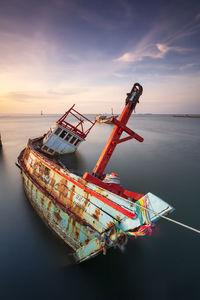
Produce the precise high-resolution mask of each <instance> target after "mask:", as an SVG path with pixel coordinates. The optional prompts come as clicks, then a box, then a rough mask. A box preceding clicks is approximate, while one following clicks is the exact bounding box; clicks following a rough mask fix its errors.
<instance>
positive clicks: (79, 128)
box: [57, 104, 95, 139]
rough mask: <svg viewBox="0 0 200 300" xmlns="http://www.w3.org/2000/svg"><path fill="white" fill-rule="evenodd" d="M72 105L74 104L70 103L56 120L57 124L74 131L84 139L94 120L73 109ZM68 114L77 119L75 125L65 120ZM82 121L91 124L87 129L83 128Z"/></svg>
mask: <svg viewBox="0 0 200 300" xmlns="http://www.w3.org/2000/svg"><path fill="white" fill-rule="evenodd" d="M74 106H75V104H74V105H72V107H71V108H70V109H69V110H68V111H66V112H65V113H64V115H63V116H62V117H61V118H60V119H59V120H58V121H57V124H60V125H62V126H63V127H64V128H66V129H68V130H70V131H72V132H74V133H75V134H77V135H78V136H80V137H81V138H82V139H85V138H86V136H87V135H88V133H89V132H90V130H91V129H92V127H93V126H94V125H95V122H92V121H90V120H89V119H88V118H86V117H85V116H83V115H82V114H80V113H79V112H78V111H77V110H75V109H74ZM68 115H72V116H73V117H75V119H77V121H78V123H77V125H76V126H74V125H72V124H70V123H69V122H67V121H66V118H67V116H68ZM84 121H87V122H89V123H90V124H92V125H91V126H90V127H89V128H88V129H87V130H85V129H84V125H83V124H84Z"/></svg>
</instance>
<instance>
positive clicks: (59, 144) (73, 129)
mask: <svg viewBox="0 0 200 300" xmlns="http://www.w3.org/2000/svg"><path fill="white" fill-rule="evenodd" d="M74 106H75V104H74V105H73V106H72V107H71V108H70V109H69V110H68V111H67V112H66V113H65V114H64V115H63V116H62V117H61V118H60V119H59V120H58V121H57V122H56V123H55V124H54V126H53V127H51V128H50V130H49V131H48V132H47V134H46V135H45V136H44V138H43V145H42V147H41V150H42V151H43V152H45V153H47V154H49V155H59V154H67V153H73V152H75V151H76V149H77V148H78V146H79V145H80V144H81V142H83V141H85V138H86V136H87V135H88V133H89V132H90V130H91V129H92V127H93V126H94V124H95V122H92V121H90V120H89V119H88V118H86V117H85V116H83V115H81V114H80V113H79V112H78V111H76V110H75V109H74Z"/></svg>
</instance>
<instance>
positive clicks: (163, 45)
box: [115, 14, 200, 62]
mask: <svg viewBox="0 0 200 300" xmlns="http://www.w3.org/2000/svg"><path fill="white" fill-rule="evenodd" d="M199 20H200V14H197V15H196V16H195V17H194V19H193V20H191V21H190V22H189V23H187V24H185V25H184V26H181V27H180V28H178V29H177V30H174V29H173V28H172V27H170V26H171V24H170V23H167V22H164V21H163V23H161V24H159V26H158V25H157V26H155V27H154V28H151V29H150V30H149V32H147V34H146V35H145V36H143V38H142V39H141V40H140V41H139V43H138V44H137V45H136V46H134V47H133V50H132V51H130V52H125V53H124V54H122V55H121V56H120V57H118V58H117V59H115V61H117V62H138V61H142V60H143V59H144V58H145V57H150V58H152V59H162V58H164V57H165V56H166V55H167V53H169V52H176V53H180V54H185V53H187V52H190V51H192V50H194V49H192V48H191V47H183V46H179V42H180V40H183V39H184V38H186V37H188V36H191V35H194V34H197V33H198V32H199V29H200V24H199V22H198V21H199ZM166 28H169V32H168V34H166ZM163 36H164V38H163Z"/></svg>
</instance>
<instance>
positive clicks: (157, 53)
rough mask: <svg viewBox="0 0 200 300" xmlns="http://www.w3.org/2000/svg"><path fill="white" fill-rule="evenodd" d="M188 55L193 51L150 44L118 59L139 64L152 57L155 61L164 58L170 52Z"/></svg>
mask: <svg viewBox="0 0 200 300" xmlns="http://www.w3.org/2000/svg"><path fill="white" fill-rule="evenodd" d="M170 51H174V52H178V53H186V52H188V51H191V49H188V48H182V47H178V46H168V45H167V44H155V45H154V44H150V45H146V47H145V48H143V49H140V48H136V49H135V50H134V51H132V52H127V53H124V54H123V55H122V56H120V57H119V58H117V59H116V61H119V62H137V61H142V60H143V59H144V58H145V57H151V58H154V59H158V58H159V59H161V58H164V57H165V55H166V54H167V53H168V52H170Z"/></svg>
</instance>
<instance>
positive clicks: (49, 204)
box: [47, 201, 52, 210]
mask: <svg viewBox="0 0 200 300" xmlns="http://www.w3.org/2000/svg"><path fill="white" fill-rule="evenodd" d="M51 206H52V202H51V201H49V203H48V207H47V209H48V210H50V208H51Z"/></svg>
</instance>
